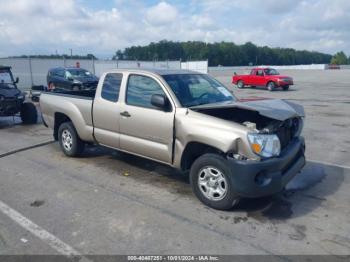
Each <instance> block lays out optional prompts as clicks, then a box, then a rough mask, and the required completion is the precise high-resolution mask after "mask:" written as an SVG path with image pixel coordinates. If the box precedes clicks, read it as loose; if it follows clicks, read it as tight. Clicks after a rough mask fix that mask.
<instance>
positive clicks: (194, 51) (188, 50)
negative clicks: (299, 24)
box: [112, 40, 350, 66]
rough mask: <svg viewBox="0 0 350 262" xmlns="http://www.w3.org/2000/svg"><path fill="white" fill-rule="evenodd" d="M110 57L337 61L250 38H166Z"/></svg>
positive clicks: (226, 62) (219, 62) (228, 62)
mask: <svg viewBox="0 0 350 262" xmlns="http://www.w3.org/2000/svg"><path fill="white" fill-rule="evenodd" d="M341 53H342V54H344V53H343V52H341ZM344 56H345V54H344ZM337 57H339V55H337ZM341 58H342V60H341V62H342V64H348V63H349V61H350V58H347V57H346V56H345V61H344V59H343V56H342V55H341ZM112 59H114V60H116V59H119V60H146V61H154V60H180V59H181V60H183V61H190V60H208V61H209V66H244V65H262V64H264V65H300V64H329V63H330V62H332V63H333V64H339V62H340V61H339V58H336V56H334V57H333V56H332V55H330V54H325V53H321V52H316V51H306V50H295V49H293V48H271V47H268V46H257V45H255V44H253V43H251V42H247V43H245V44H242V45H236V44H235V43H232V42H219V43H205V42H201V41H187V42H173V41H167V40H162V41H160V42H157V43H154V42H152V43H150V44H148V45H145V46H131V47H127V48H125V49H124V50H118V51H117V52H116V54H115V55H114V56H113V58H112Z"/></svg>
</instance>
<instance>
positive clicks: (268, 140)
mask: <svg viewBox="0 0 350 262" xmlns="http://www.w3.org/2000/svg"><path fill="white" fill-rule="evenodd" d="M248 140H249V143H250V147H251V149H252V150H253V152H254V153H255V154H257V155H259V156H261V157H273V156H278V155H279V154H280V153H281V143H280V140H279V139H278V137H277V135H275V134H258V133H249V134H248Z"/></svg>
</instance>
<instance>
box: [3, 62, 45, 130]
mask: <svg viewBox="0 0 350 262" xmlns="http://www.w3.org/2000/svg"><path fill="white" fill-rule="evenodd" d="M18 81H19V79H18V77H17V78H16V80H15V79H14V78H13V75H12V72H11V67H9V66H0V117H4V116H15V115H17V114H18V113H19V114H20V116H21V119H22V122H23V123H24V124H35V123H36V122H37V119H38V116H37V111H36V107H35V106H34V105H33V104H32V103H29V102H25V93H23V92H22V91H21V90H19V89H18V88H17V83H18Z"/></svg>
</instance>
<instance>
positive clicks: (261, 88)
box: [234, 86, 298, 93]
mask: <svg viewBox="0 0 350 262" xmlns="http://www.w3.org/2000/svg"><path fill="white" fill-rule="evenodd" d="M244 89H247V90H262V91H266V92H269V93H270V92H295V91H298V90H297V89H296V88H293V87H289V89H288V90H287V91H284V90H283V89H282V88H280V87H277V88H275V89H274V90H273V91H269V90H268V89H267V88H266V87H265V86H256V87H251V86H245V87H244V88H243V89H242V90H244ZM234 90H240V89H238V88H235V89H234Z"/></svg>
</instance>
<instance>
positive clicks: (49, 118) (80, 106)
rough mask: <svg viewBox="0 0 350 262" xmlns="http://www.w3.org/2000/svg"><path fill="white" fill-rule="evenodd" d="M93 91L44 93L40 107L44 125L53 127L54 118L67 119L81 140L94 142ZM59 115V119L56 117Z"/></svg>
mask: <svg viewBox="0 0 350 262" xmlns="http://www.w3.org/2000/svg"><path fill="white" fill-rule="evenodd" d="M94 97H95V90H82V91H59V92H44V93H42V94H41V97H40V107H41V111H42V112H43V117H44V119H45V121H46V124H47V125H48V126H49V127H50V128H54V127H55V118H56V119H59V118H60V117H68V118H69V119H70V120H71V121H72V122H73V124H74V126H75V127H76V129H77V132H78V134H79V136H80V138H81V139H83V140H84V141H91V142H92V141H94V139H93V120H92V115H91V111H92V106H93V100H94ZM56 114H59V115H60V117H57V115H56Z"/></svg>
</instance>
